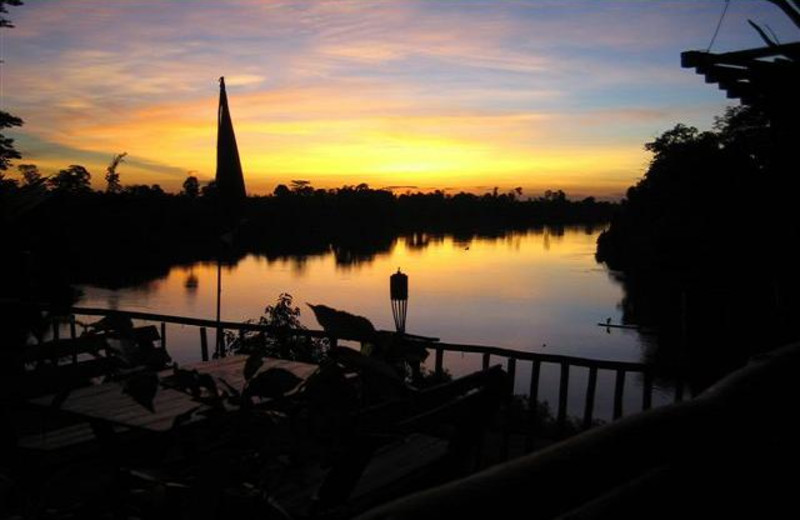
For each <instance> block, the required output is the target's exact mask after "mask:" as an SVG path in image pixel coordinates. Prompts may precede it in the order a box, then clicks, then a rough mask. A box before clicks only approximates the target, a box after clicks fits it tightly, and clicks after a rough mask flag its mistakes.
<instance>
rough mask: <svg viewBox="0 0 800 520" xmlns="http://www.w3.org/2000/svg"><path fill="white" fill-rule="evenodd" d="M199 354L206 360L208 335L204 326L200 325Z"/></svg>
mask: <svg viewBox="0 0 800 520" xmlns="http://www.w3.org/2000/svg"><path fill="white" fill-rule="evenodd" d="M200 356H201V357H202V359H203V361H208V335H207V333H206V328H205V327H200Z"/></svg>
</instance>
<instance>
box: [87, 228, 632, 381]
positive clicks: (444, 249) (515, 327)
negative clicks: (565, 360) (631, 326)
mask: <svg viewBox="0 0 800 520" xmlns="http://www.w3.org/2000/svg"><path fill="white" fill-rule="evenodd" d="M598 234H599V230H592V231H588V230H585V229H582V228H571V229H566V230H561V231H559V232H554V231H551V230H549V229H546V228H545V229H542V230H533V231H528V232H523V233H517V234H512V235H509V236H506V237H503V238H497V239H490V238H475V239H472V240H470V241H468V242H464V241H459V240H456V239H454V238H452V237H448V236H443V237H436V236H417V237H415V239H413V240H412V239H410V238H402V237H401V238H398V239H397V240H396V241H395V242H394V244H393V246H392V247H391V248H390V250H389V251H388V252H384V253H377V254H376V255H375V256H374V257H373V258H372V259H371V260H365V261H362V262H359V263H355V264H348V265H344V264H342V263H337V261H336V258H335V256H334V255H333V253H329V254H325V255H316V256H307V257H293V258H285V259H277V260H269V261H268V260H267V259H266V258H264V257H259V256H255V255H251V256H247V257H245V258H244V259H243V260H241V261H240V262H239V263H238V264H237V265H235V266H232V267H227V268H223V300H222V317H223V319H224V320H230V321H244V320H247V319H257V318H258V317H259V316H260V315H261V313H262V312H263V309H264V306H265V305H267V304H270V303H273V302H274V301H275V299H276V297H277V296H278V294H280V293H281V292H288V293H290V294H291V295H292V296H293V297H294V300H295V303H296V304H298V305H300V307H301V310H302V321H303V322H304V324H305V325H306V326H308V327H309V328H319V326H318V325H317V323H316V321H315V320H314V317H313V313H312V312H311V310H310V309H308V307H306V305H305V303H306V302H308V303H314V304H316V303H323V304H325V305H328V306H331V307H335V308H338V309H342V310H346V311H349V312H351V313H354V314H359V315H362V316H365V317H367V318H369V319H370V320H371V321H372V322H373V323H374V324H375V326H376V327H377V328H382V329H393V327H394V322H393V318H392V313H391V307H390V303H389V276H390V275H391V274H392V273H394V272H395V271H396V270H397V268H398V267H399V268H402V270H403V272H405V273H407V274H408V275H409V292H410V297H409V305H408V321H407V331H408V332H411V333H415V334H422V335H428V336H435V337H438V338H441V339H442V341H446V342H449V343H470V344H486V345H495V346H500V347H507V348H513V349H519V350H527V351H533V350H540V351H544V352H548V353H552V354H565V355H572V356H581V357H589V358H598V359H613V360H621V361H640V360H641V358H642V348H643V345H642V340H641V338H640V336H639V334H638V333H636V332H633V331H627V330H613V331H612V332H611V333H610V334H609V333H607V332H606V329H604V328H603V327H598V326H597V325H596V324H597V323H598V322H605V321H606V319H607V318H611V321H612V322H616V323H619V322H620V318H621V311H620V310H619V309H618V308H617V306H618V304H619V302H620V300H621V298H622V296H623V294H622V288H621V287H620V286H619V285H618V284H617V283H616V282H614V281H613V280H612V279H611V277H610V276H609V273H608V271H607V270H606V269H605V268H604V267H603V266H601V265H599V264H597V263H596V262H595V260H594V251H595V243H596V240H597V235H598ZM190 279H195V280H196V281H197V284H196V287H191V286H189V287H187V281H188V280H190ZM189 285H191V284H189ZM83 290H84V292H85V295H84V298H83V300H82V301H81V304H82V305H86V306H97V307H107V308H116V309H123V310H138V311H146V312H155V313H161V314H175V315H182V316H192V317H200V318H209V319H213V318H214V317H215V302H216V300H215V290H216V264H214V263H198V264H195V265H192V266H188V267H187V266H180V267H174V268H172V269H171V270H170V272H169V274H168V275H167V276H166V277H165V278H163V279H160V280H157V281H153V282H150V283H148V284H145V285H142V286H139V287H135V288H128V289H121V290H113V291H112V290H107V289H100V288H96V287H90V286H85V287H83ZM167 332H168V349H169V351H170V354H171V355H172V356H173V358H174V359H175V360H176V361H178V362H188V361H195V360H198V359H199V357H200V352H199V339H198V332H197V329H196V328H194V327H181V326H177V325H173V326H171V327H170V328H168V331H167ZM212 335H213V334H212ZM212 341H213V338H212ZM445 364H446V366H447V368H448V369H450V370H451V371H452V372H453V373H454V374H458V373H462V372H467V371H469V370H472V369H474V368H477V367H479V365H480V360H479V359H478V357H477V356H474V357H473V356H472V355H463V356H462V355H459V354H448V355H447V356H446V357H445ZM527 370H528V373H529V368H528V369H527ZM525 371H526V367H524V366H521V367H520V374H519V375H518V381H517V386H518V390H519V391H524V388H525V384H526V383H525V381H526V374H525ZM543 377H545V379H547V377H546V375H545V376H543ZM576 380H578V381H579V380H580V376H579V375H578V377H577V378H576ZM635 385H636V383H635V382H634V383H633V384H632V385H631V386H635ZM573 393H576V392H573ZM577 393H579V392H577Z"/></svg>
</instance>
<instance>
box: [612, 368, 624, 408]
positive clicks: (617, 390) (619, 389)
mask: <svg viewBox="0 0 800 520" xmlns="http://www.w3.org/2000/svg"><path fill="white" fill-rule="evenodd" d="M624 394H625V370H622V369H620V370H617V379H616V382H615V383H614V419H619V418H620V417H622V398H623V395H624Z"/></svg>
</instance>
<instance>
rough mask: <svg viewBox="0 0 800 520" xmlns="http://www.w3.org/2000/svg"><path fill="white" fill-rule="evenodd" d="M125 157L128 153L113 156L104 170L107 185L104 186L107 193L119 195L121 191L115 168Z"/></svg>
mask: <svg viewBox="0 0 800 520" xmlns="http://www.w3.org/2000/svg"><path fill="white" fill-rule="evenodd" d="M126 155H128V152H122V153H121V154H117V155H115V156H114V158H113V159H111V164H109V165H108V168H106V183H108V184H107V186H106V192H107V193H119V192H121V191H122V184H120V182H119V173H117V167H118V166H119V164H120V163H121V162H122V161H123V160H124V159H125V156H126Z"/></svg>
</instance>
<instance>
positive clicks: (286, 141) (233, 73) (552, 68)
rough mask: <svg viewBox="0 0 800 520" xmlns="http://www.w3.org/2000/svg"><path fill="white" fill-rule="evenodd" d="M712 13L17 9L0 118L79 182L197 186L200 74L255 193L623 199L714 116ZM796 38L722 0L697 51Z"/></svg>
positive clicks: (770, 12)
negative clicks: (121, 159)
mask: <svg viewBox="0 0 800 520" xmlns="http://www.w3.org/2000/svg"><path fill="white" fill-rule="evenodd" d="M723 5H724V2H723V1H722V0H719V1H712V0H703V1H699V0H698V1H685V0H684V1H649V2H644V1H642V2H635V1H600V0H594V1H577V0H575V1H572V0H561V1H522V0H518V1H501V0H497V1H488V0H484V1H470V0H461V1H456V0H451V1H444V0H440V1H435V0H428V1H412V0H392V1H390V0H383V1H366V0H364V1H361V0H339V1H266V0H265V1H245V0H241V1H230V0H225V1H222V0H219V1H215V2H211V1H205V0H197V1H188V0H186V1H167V0H138V1H118V2H116V1H114V2H112V1H100V0H26V1H25V5H24V6H22V7H16V8H10V9H9V11H10V12H9V15H8V16H9V18H11V19H12V20H13V22H14V23H15V25H16V28H14V29H8V30H3V31H2V39H3V42H2V45H3V50H2V54H3V56H2V58H3V60H4V63H3V65H2V109H3V110H6V111H9V112H11V113H13V114H15V115H17V116H19V117H22V118H23V119H24V120H25V126H24V127H23V128H21V129H19V130H15V131H13V132H9V135H10V136H12V137H14V138H16V140H17V145H18V148H19V149H20V151H21V152H22V153H23V154H24V156H25V158H24V159H23V161H21V162H24V163H35V164H37V165H39V167H40V168H41V169H42V170H43V171H44V172H45V173H51V172H53V171H55V170H57V169H59V168H64V167H66V166H68V165H70V164H83V165H85V166H86V167H87V168H89V170H90V171H91V172H92V174H93V182H94V183H95V185H96V186H97V187H101V186H102V184H103V171H104V169H105V166H106V165H107V164H108V162H109V161H110V160H111V158H112V156H113V155H114V154H115V153H120V152H128V159H127V162H126V163H124V164H123V165H122V167H121V168H120V170H119V171H120V173H121V176H122V179H121V180H122V182H123V184H132V183H146V184H154V183H158V184H160V185H161V186H162V187H164V188H165V189H167V190H170V191H175V190H177V189H179V187H180V185H181V184H182V182H183V180H184V179H185V177H186V175H187V172H194V174H196V175H197V176H198V177H200V179H201V180H209V179H211V178H213V175H214V165H215V163H214V160H215V159H214V158H215V143H216V109H217V96H218V84H217V78H218V77H219V76H222V75H224V76H225V77H226V82H227V84H228V94H229V99H230V106H231V113H232V116H233V121H234V125H235V129H236V133H237V139H238V142H239V152H240V154H241V157H242V163H243V167H244V173H245V180H246V183H247V186H248V191H249V192H251V193H268V192H271V191H272V189H273V188H274V187H275V185H276V184H278V183H287V184H288V183H289V182H290V181H291V180H292V179H304V180H309V181H311V182H312V183H313V185H314V186H317V187H334V186H340V185H342V184H357V183H360V182H366V183H369V184H370V185H371V186H373V187H376V188H380V187H388V186H414V187H416V188H418V189H425V190H427V189H432V188H441V189H452V190H465V191H472V192H478V193H481V192H484V191H487V190H490V189H491V188H492V187H493V186H499V187H500V188H501V190H506V189H511V188H513V187H515V186H522V187H523V188H524V190H525V195H531V196H536V195H538V194H540V193H541V192H542V191H544V190H545V189H563V190H565V191H566V192H567V193H568V194H570V195H575V196H585V195H595V196H600V197H611V198H615V197H619V196H621V194H622V193H624V191H625V189H626V188H627V187H628V186H629V185H631V184H632V183H633V182H635V181H636V179H637V178H639V177H640V176H641V175H642V173H643V171H644V169H645V167H646V165H647V161H648V156H647V154H646V153H645V151H644V150H643V148H642V145H643V143H644V142H646V141H648V140H651V139H652V138H653V137H655V136H656V135H658V134H660V133H661V132H662V131H664V130H666V129H668V128H670V127H671V126H673V125H674V124H675V123H677V122H685V123H688V124H693V125H696V126H699V127H702V128H708V127H709V126H710V125H711V123H712V121H713V117H714V116H715V115H718V114H720V113H721V112H722V110H723V108H724V107H725V106H726V104H728V102H727V100H726V99H725V97H724V94H723V93H722V92H720V91H718V90H717V89H716V88H715V87H714V86H712V85H706V84H704V82H703V79H702V78H701V77H700V76H697V75H696V74H694V73H693V72H692V71H690V70H684V69H681V68H680V52H681V51H683V50H690V49H705V48H707V47H708V45H709V41H710V40H711V36H712V34H713V33H714V29H715V27H716V24H717V21H718V19H719V16H720V13H721V11H722V8H723ZM748 18H750V19H753V20H754V21H756V22H759V23H762V24H763V23H766V24H767V25H769V27H770V28H771V29H772V30H773V31H774V32H775V33H776V34H777V35H778V37H779V38H780V39H781V41H790V40H796V39H797V36H796V34H795V33H796V30H794V29H792V28H791V26H790V22H789V21H788V20H784V17H783V16H782V14H781V13H780V11H779V10H778V9H777V8H776V7H774V6H772V5H771V4H769V3H767V2H766V1H759V0H732V2H731V4H730V8H729V11H728V15H727V17H726V18H725V21H724V23H723V25H722V28H721V31H720V34H719V36H718V37H717V40H716V43H715V44H714V47H713V49H712V50H714V51H724V50H736V49H743V48H747V47H754V46H761V45H762V42H761V41H760V40H759V38H758V35H757V34H756V32H755V31H754V30H753V29H752V28H750V27H749V25H748V24H747V19H748Z"/></svg>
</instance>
